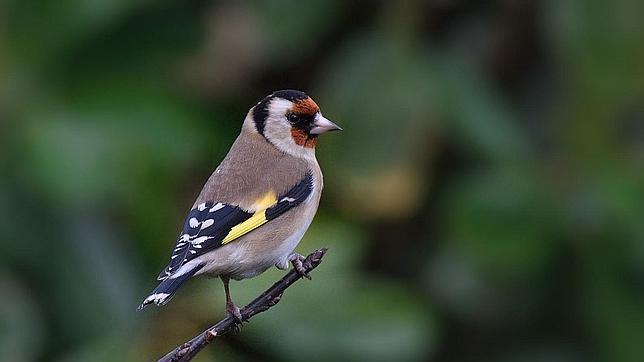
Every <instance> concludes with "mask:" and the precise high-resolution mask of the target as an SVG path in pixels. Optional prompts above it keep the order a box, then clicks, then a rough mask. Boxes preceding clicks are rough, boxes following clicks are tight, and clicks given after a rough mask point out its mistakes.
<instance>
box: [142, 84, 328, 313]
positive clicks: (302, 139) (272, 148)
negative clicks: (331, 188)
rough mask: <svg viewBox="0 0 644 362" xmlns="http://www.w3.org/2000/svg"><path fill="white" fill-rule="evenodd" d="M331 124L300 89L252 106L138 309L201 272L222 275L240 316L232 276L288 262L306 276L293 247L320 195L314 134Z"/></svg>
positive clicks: (230, 307)
mask: <svg viewBox="0 0 644 362" xmlns="http://www.w3.org/2000/svg"><path fill="white" fill-rule="evenodd" d="M335 130H341V128H340V127H339V126H338V125H336V124H335V123H333V122H331V121H330V120H328V119H326V118H324V117H323V116H322V113H321V112H320V108H319V107H318V105H317V104H316V103H315V102H314V101H313V100H312V99H311V98H310V97H309V96H307V95H306V94H305V93H303V92H300V91H296V90H281V91H276V92H274V93H272V94H270V95H269V96H267V97H266V98H264V99H262V100H261V101H260V102H259V103H257V104H256V105H255V106H254V107H253V108H251V109H250V111H249V112H248V114H247V115H246V118H245V120H244V123H243V126H242V129H241V133H240V134H239V136H238V137H237V139H236V140H235V142H234V143H233V145H232V147H231V148H230V151H229V152H228V154H227V155H226V157H225V158H224V160H223V161H222V162H221V164H220V165H219V166H218V167H217V168H216V169H215V171H214V172H213V173H212V175H211V176H210V178H209V179H208V181H207V182H206V184H205V185H204V187H203V189H202V190H201V193H200V194H199V196H198V197H197V200H196V201H195V203H194V205H193V207H192V209H191V210H190V212H189V213H188V217H187V218H186V221H185V224H184V226H183V230H182V231H181V234H180V235H179V238H178V239H177V242H176V244H175V247H174V250H173V251H172V255H171V257H170V262H169V264H168V265H167V266H166V268H165V269H164V270H163V271H162V272H161V274H160V275H159V276H158V278H157V279H158V280H160V281H161V282H160V283H159V285H158V286H157V287H156V288H155V289H154V290H153V291H152V292H151V293H150V295H148V297H147V298H145V300H144V301H143V303H141V305H140V306H139V309H142V308H143V307H145V306H146V305H148V304H151V303H154V304H156V305H159V306H160V305H163V304H165V303H167V302H168V301H169V300H170V298H171V297H172V296H173V295H174V293H175V292H176V291H177V289H178V288H179V287H180V286H181V284H183V282H185V281H186V280H187V279H188V278H190V277H193V276H197V275H205V276H210V277H219V278H220V279H221V280H222V282H223V284H224V290H225V293H226V311H227V312H228V313H229V314H231V315H232V316H233V317H234V318H235V319H236V320H237V321H241V314H240V312H239V308H237V306H235V304H234V303H233V300H232V298H231V296H230V290H229V288H228V283H229V280H230V279H234V280H241V279H245V278H252V277H254V276H256V275H258V274H261V273H263V272H264V271H266V270H267V269H268V268H270V267H271V266H276V267H277V268H279V269H287V268H288V266H289V262H291V263H292V264H293V267H294V268H295V269H296V270H297V271H298V272H299V273H301V274H303V276H305V275H304V269H303V268H302V260H303V257H302V256H301V255H299V254H297V253H294V252H293V250H294V249H295V247H296V246H297V244H298V243H299V242H300V240H301V239H302V236H303V235H304V233H305V232H306V230H307V229H308V227H309V225H310V224H311V221H312V220H313V217H314V216H315V213H316V211H317V208H318V204H319V201H320V196H321V193H322V172H321V170H320V166H319V165H318V162H317V160H316V158H315V145H316V143H317V140H318V136H319V135H321V134H323V133H326V132H329V131H335Z"/></svg>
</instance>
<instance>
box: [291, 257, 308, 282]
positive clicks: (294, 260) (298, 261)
mask: <svg viewBox="0 0 644 362" xmlns="http://www.w3.org/2000/svg"><path fill="white" fill-rule="evenodd" d="M304 259H305V258H304V257H303V256H302V255H300V254H298V253H293V254H291V255H290V256H289V257H288V260H289V261H290V262H291V264H293V268H294V269H295V271H297V273H298V274H300V276H301V277H303V278H306V279H308V280H311V276H310V275H309V273H307V272H306V269H305V268H304V266H303V265H302V262H303V261H304Z"/></svg>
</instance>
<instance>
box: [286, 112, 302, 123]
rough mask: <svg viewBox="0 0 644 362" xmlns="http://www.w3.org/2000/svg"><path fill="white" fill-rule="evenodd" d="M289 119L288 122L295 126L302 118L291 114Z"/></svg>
mask: <svg viewBox="0 0 644 362" xmlns="http://www.w3.org/2000/svg"><path fill="white" fill-rule="evenodd" d="M287 118H288V121H289V122H290V123H293V124H295V123H298V122H299V121H300V116H298V115H297V114H295V113H289V114H288V116H287Z"/></svg>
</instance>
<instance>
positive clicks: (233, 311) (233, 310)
mask: <svg viewBox="0 0 644 362" xmlns="http://www.w3.org/2000/svg"><path fill="white" fill-rule="evenodd" d="M219 278H221V281H222V282H223V283H224V290H225V291H226V311H227V312H228V314H230V315H231V316H232V317H233V319H235V322H237V323H239V324H241V322H242V315H241V312H240V311H239V308H238V307H237V306H236V305H235V303H234V302H233V299H232V298H231V297H230V289H229V288H228V282H229V281H230V276H228V275H222V276H220V277H219Z"/></svg>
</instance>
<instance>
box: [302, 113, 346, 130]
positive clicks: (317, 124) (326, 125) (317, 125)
mask: <svg viewBox="0 0 644 362" xmlns="http://www.w3.org/2000/svg"><path fill="white" fill-rule="evenodd" d="M329 131H342V128H341V127H340V126H338V125H337V124H335V123H333V122H331V121H329V120H328V119H326V118H324V117H323V116H322V114H320V113H318V114H317V115H316V116H315V121H313V128H312V129H311V130H310V131H309V133H310V134H316V135H317V134H322V133H327V132H329Z"/></svg>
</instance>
